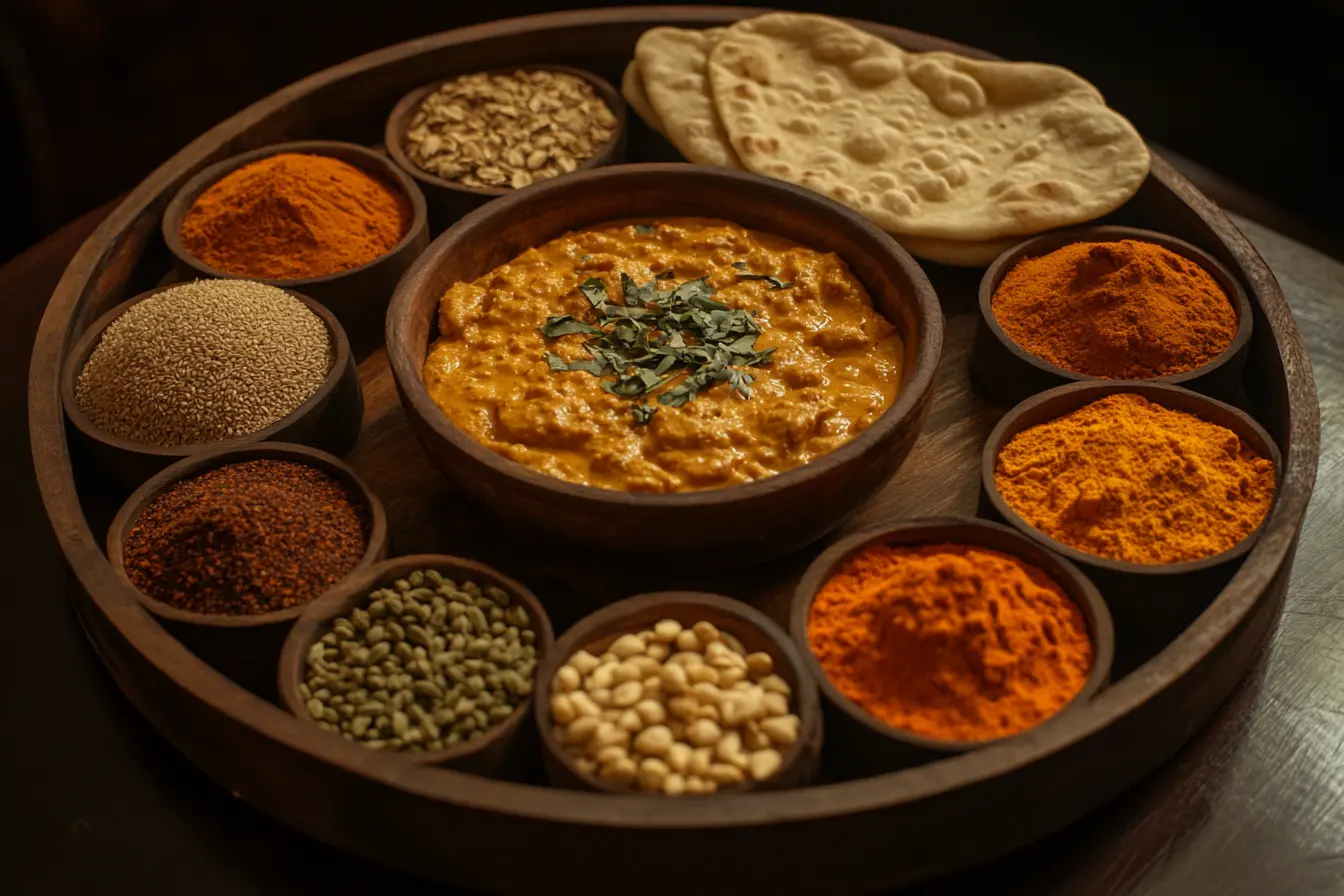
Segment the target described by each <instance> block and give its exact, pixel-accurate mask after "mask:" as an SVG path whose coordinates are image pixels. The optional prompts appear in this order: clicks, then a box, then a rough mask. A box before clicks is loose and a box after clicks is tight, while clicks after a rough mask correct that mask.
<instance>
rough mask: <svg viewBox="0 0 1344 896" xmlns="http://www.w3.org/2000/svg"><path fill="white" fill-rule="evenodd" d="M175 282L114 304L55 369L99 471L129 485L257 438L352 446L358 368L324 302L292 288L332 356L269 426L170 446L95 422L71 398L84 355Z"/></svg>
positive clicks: (339, 449) (341, 448) (340, 450)
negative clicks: (317, 379) (318, 323)
mask: <svg viewBox="0 0 1344 896" xmlns="http://www.w3.org/2000/svg"><path fill="white" fill-rule="evenodd" d="M179 285H181V284H173V285H170V286H161V287H159V288H157V289H151V290H149V291H148V292H144V293H141V294H140V295H138V296H136V297H135V298H132V299H129V300H127V301H125V302H122V303H121V304H120V305H117V306H116V307H115V308H113V309H112V310H110V311H108V312H107V313H106V314H104V315H103V316H102V317H100V318H98V319H97V320H96V321H94V322H93V324H92V325H90V326H89V328H88V329H87V330H85V331H84V333H83V334H82V335H81V336H80V337H79V340H78V341H77V342H76V343H75V344H74V347H73V348H71V349H70V351H69V352H68V353H67V354H66V356H65V366H64V368H63V369H62V371H61V401H62V404H63V405H64V407H65V415H66V417H67V418H68V419H69V420H70V422H71V423H72V424H73V425H74V427H75V429H76V430H78V431H79V433H80V435H81V436H82V437H83V441H84V443H85V447H86V448H87V449H88V451H89V454H90V457H91V460H92V461H93V462H94V463H95V464H97V465H98V466H99V467H100V468H101V469H102V470H103V472H104V473H106V474H107V475H108V476H109V477H111V478H112V479H113V480H115V481H116V482H117V483H118V484H119V485H121V486H123V487H128V488H134V487H136V486H137V485H139V484H140V483H142V482H144V481H145V480H146V479H147V478H149V477H150V476H153V475H154V474H155V473H157V472H159V471H160V470H162V469H163V468H164V467H166V466H168V465H169V464H171V463H173V462H175V461H178V460H180V459H181V458H184V457H196V456H201V455H210V454H215V453H218V452H220V451H227V450H230V449H233V448H238V447H239V446H242V445H248V444H254V443H257V442H294V443H298V444H303V445H311V446H313V447H316V448H321V449H323V450H326V451H330V452H331V453H333V454H344V453H345V452H347V451H349V450H350V449H351V447H353V446H354V444H355V440H356V439H358V438H359V428H360V424H361V422H362V420H363V417H364V393H363V391H362V390H361V388H360V385H359V371H358V370H357V369H356V367H355V359H354V355H353V354H352V353H351V351H350V343H349V341H348V340H347V339H346V335H345V330H344V329H343V328H342V327H341V325H340V323H339V322H338V321H337V320H336V318H335V316H334V315H332V313H331V312H330V311H328V310H327V308H326V307H325V306H323V305H322V304H320V303H318V302H316V301H314V300H312V299H310V298H308V297H307V296H305V295H303V294H301V293H297V292H294V291H292V290H285V291H286V292H288V293H289V294H290V295H292V296H293V297H294V298H296V299H298V300H299V301H300V302H303V304H304V305H305V306H307V308H308V309H309V310H310V311H312V312H313V313H314V314H316V315H317V316H318V317H319V318H321V320H322V323H324V324H326V327H327V334H328V335H329V336H330V337H331V349H332V359H331V369H330V370H329V371H328V372H327V378H326V380H324V381H323V383H322V385H321V386H319V387H318V390H317V391H316V392H314V393H313V394H312V395H311V396H309V398H308V400H307V401H305V402H304V403H303V404H301V405H299V406H298V407H297V408H295V409H294V410H293V411H291V412H290V413H289V414H288V415H286V416H285V417H282V418H281V419H279V420H277V421H276V422H274V423H272V424H271V425H270V426H267V427H264V428H262V429H259V430H257V431H256V432H253V433H248V434H247V435H243V436H239V437H238V438H236V439H229V440H227V441H223V442H197V443H195V444H191V445H173V446H171V447H161V446H158V445H145V444H142V443H140V442H132V441H130V440H128V439H123V438H120V437H119V436H114V435H112V434H111V433H108V432H104V431H103V430H102V429H100V428H99V427H98V426H96V425H95V424H94V422H93V421H92V420H91V419H89V416H88V415H87V414H85V413H84V410H83V408H81V407H80V406H79V401H78V400H77V399H76V398H75V383H76V382H77V381H78V379H79V375H80V373H81V372H82V371H83V370H84V365H85V364H86V363H88V360H89V356H90V355H92V354H93V352H94V349H96V348H97V347H98V343H99V342H100V341H101V340H102V338H103V332H104V331H105V330H106V329H107V328H108V326H109V325H110V324H111V323H112V322H113V321H114V320H116V319H117V318H119V317H121V315H122V314H124V313H125V312H126V311H128V310H129V309H130V308H131V306H132V305H135V304H138V303H140V302H143V301H144V300H145V299H148V298H150V297H151V296H155V295H158V294H159V293H161V292H163V291H165V290H168V289H172V288H173V286H179Z"/></svg>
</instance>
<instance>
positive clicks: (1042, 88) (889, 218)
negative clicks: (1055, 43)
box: [641, 13, 1149, 242]
mask: <svg viewBox="0 0 1344 896" xmlns="http://www.w3.org/2000/svg"><path fill="white" fill-rule="evenodd" d="M641 67H643V62H642V60H641ZM643 71H644V72H645V74H646V77H649V82H647V83H649V85H650V86H651V82H652V81H653V80H654V79H653V78H652V77H650V76H649V72H650V70H649V69H648V68H643ZM709 81H710V87H711V95H712V97H713V99H714V103H715V105H716V108H717V110H718V113H719V120H720V121H721V122H722V127H723V129H724V131H725V132H726V133H727V135H728V139H729V143H730V144H731V146H732V148H733V149H734V151H735V152H736V155H737V157H738V158H739V159H740V161H741V162H742V164H743V165H744V166H745V167H746V168H747V169H749V170H751V171H754V172H757V173H759V174H765V175H769V176H772V177H778V178H781V179H784V180H789V181H793V182H794V183H797V184H800V185H802V186H805V187H808V188H810V189H813V190H816V191H817V192H820V193H824V194H826V195H828V196H831V197H833V198H835V199H838V200H839V201H841V202H843V203H845V204H846V205H849V206H850V207H852V208H854V209H856V210H858V211H860V212H862V213H863V214H864V215H866V216H867V217H868V218H869V219H870V220H872V221H873V222H875V223H876V224H878V225H879V226H881V227H882V228H884V229H886V230H888V231H890V232H892V233H894V234H906V235H911V236H920V237H936V238H939V239H945V240H959V241H971V242H979V241H985V240H996V239H1000V238H1003V237H1006V236H1012V235H1016V234H1029V233H1036V232H1039V231H1042V230H1048V229H1051V228H1054V227H1062V226H1066V225H1070V224H1078V223H1081V222H1083V221H1089V220H1091V219H1093V218H1096V217H1098V216H1100V215H1104V214H1106V213H1107V212H1110V211H1113V210H1114V209H1115V208H1117V207H1119V206H1120V205H1122V204H1123V203H1124V202H1125V201H1126V200H1128V199H1129V197H1130V196H1132V195H1133V194H1134V192H1135V191H1136V190H1137V189H1138V188H1139V185H1140V184H1141V183H1142V182H1143V179H1144V177H1145V176H1146V175H1147V173H1148V164H1149V156H1148V149H1147V147H1146V146H1145V145H1144V143H1143V140H1142V138H1140V137H1139V135H1138V132H1137V131H1135V130H1134V127H1133V126H1132V125H1131V124H1130V123H1129V122H1128V121H1127V120H1125V118H1124V117H1122V116H1121V115H1119V114H1118V113H1116V112H1115V111H1113V110H1111V109H1109V108H1107V106H1106V104H1105V101H1104V100H1103V99H1102V97H1101V94H1100V93H1099V92H1098V91H1097V89H1096V88H1095V87H1093V86H1092V85H1091V84H1089V83H1088V82H1087V81H1085V80H1083V79H1082V78H1080V77H1078V76H1077V75H1075V74H1073V73H1072V72H1070V71H1068V70H1067V69H1063V68H1059V67H1057V66H1050V65H1040V64H1036V63H1012V62H983V61H979V60H974V59H967V58H965V57H962V56H957V55H955V54H952V53H918V54H916V53H906V52H905V51H903V50H901V49H900V48H898V47H896V46H894V45H892V44H889V43H887V42H886V41H883V40H881V39H880V38H877V37H875V36H873V35H871V34H868V33H867V32H865V31H860V30H859V29H857V28H854V27H852V26H850V25H846V24H845V23H843V22H840V21H837V20H835V19H831V18H827V17H825V16H813V15H800V14H794V13H770V14H767V15H763V16H759V17H757V18H752V19H745V20H743V21H741V22H738V23H736V24H734V25H733V26H731V27H730V28H729V29H728V30H727V31H726V32H725V33H724V34H723V35H722V36H721V37H720V38H719V39H718V41H717V43H716V44H715V45H714V46H713V48H712V50H711V52H710V57H709ZM655 105H657V99H656V97H655ZM659 111H660V112H661V111H662V110H661V109H660V110H659ZM664 121H667V118H666V116H664ZM674 142H675V141H674Z"/></svg>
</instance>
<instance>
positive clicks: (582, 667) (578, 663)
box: [569, 650, 601, 675]
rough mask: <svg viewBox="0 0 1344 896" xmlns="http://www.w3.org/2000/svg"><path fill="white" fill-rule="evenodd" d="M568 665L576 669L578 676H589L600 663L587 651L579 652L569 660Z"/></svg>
mask: <svg viewBox="0 0 1344 896" xmlns="http://www.w3.org/2000/svg"><path fill="white" fill-rule="evenodd" d="M569 665H571V666H573V667H574V668H575V669H577V670H578V673H579V674H580V675H590V674H592V671H593V670H594V669H596V668H597V667H598V666H599V665H601V663H600V662H599V661H598V659H597V657H595V656H593V655H592V654H591V653H589V652H588V651H586V650H580V651H579V652H578V653H576V654H574V655H573V656H572V657H570V658H569Z"/></svg>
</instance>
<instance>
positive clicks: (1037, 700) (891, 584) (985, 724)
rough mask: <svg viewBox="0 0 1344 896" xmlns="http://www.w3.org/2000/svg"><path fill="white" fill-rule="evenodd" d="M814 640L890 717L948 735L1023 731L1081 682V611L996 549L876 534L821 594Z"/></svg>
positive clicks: (862, 698) (866, 699)
mask: <svg viewBox="0 0 1344 896" xmlns="http://www.w3.org/2000/svg"><path fill="white" fill-rule="evenodd" d="M807 635H808V643H809V645H810V646H811V648H812V652H813V654H814V655H815V656H816V657H817V660H818V662H820V663H821V667H822V669H823V670H824V671H825V673H826V677H827V678H828V679H830V681H831V683H832V684H834V685H835V687H836V688H837V689H838V690H839V691H840V693H842V694H844V695H845V696H846V697H848V698H849V699H851V700H853V701H854V702H855V703H857V704H859V706H861V707H863V708H864V709H865V710H866V711H867V712H869V713H870V714H872V715H873V716H875V717H876V718H878V719H881V720H882V721H883V722H886V723H887V724H888V725H892V726H894V727H896V728H901V729H904V730H906V731H910V732H913V733H915V734H921V735H924V736H926V737H934V738H941V739H946V740H961V741H972V740H989V739H991V738H996V737H1003V736H1006V735H1010V734H1016V733H1018V732H1020V731H1024V730H1026V729H1028V728H1031V727H1032V726H1034V725H1037V724H1039V723H1041V722H1043V721H1045V720H1046V719H1048V718H1049V717H1050V716H1052V715H1054V714H1055V713H1057V712H1059V710H1060V709H1062V708H1063V707H1064V706H1065V705H1066V704H1067V703H1068V702H1069V701H1070V700H1072V699H1073V697H1074V696H1075V695H1076V694H1077V693H1078V692H1079V691H1080V690H1082V687H1083V685H1084V683H1085V682H1086V681H1087V677H1088V674H1089V673H1090V672H1091V670H1092V661H1093V648H1092V639H1091V636H1090V635H1089V633H1088V627H1087V620H1086V619H1085V617H1084V616H1083V612H1082V610H1081V609H1080V608H1079V607H1078V605H1077V604H1075V603H1074V602H1073V600H1072V599H1071V598H1069V597H1068V595H1066V594H1065V593H1064V592H1063V591H1062V590H1061V589H1060V587H1059V585H1057V584H1056V583H1055V582H1054V581H1053V580H1051V579H1050V577H1049V576H1047V575H1046V574H1045V573H1044V572H1042V571H1041V570H1039V569H1037V568H1036V567H1034V566H1031V565H1029V564H1026V563H1023V562H1022V561H1021V560H1018V559H1016V558H1015V557H1010V556H1008V555H1007V554H1002V553H999V552H998V551H993V550H990V549H988V548H980V547H972V546H966V545H954V544H942V545H931V546H920V547H901V546H896V545H887V544H872V545H869V546H868V547H866V548H864V549H863V550H861V551H859V552H858V553H857V554H855V555H854V556H852V557H850V558H849V559H848V560H847V561H846V562H845V563H844V564H843V565H842V566H841V568H840V569H839V571H838V572H836V573H835V575H833V576H832V577H831V578H830V579H829V580H828V581H827V582H826V583H825V584H824V585H823V586H822V587H821V590H820V591H818V592H817V596H816V598H815V600H814V601H813V603H812V610H811V613H810V615H809V618H808V628H807Z"/></svg>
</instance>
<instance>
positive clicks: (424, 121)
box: [383, 65, 626, 231]
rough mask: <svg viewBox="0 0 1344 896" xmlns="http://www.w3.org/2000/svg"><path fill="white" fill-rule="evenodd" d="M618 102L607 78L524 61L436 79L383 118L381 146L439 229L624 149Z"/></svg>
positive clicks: (611, 159) (617, 156) (614, 157)
mask: <svg viewBox="0 0 1344 896" xmlns="http://www.w3.org/2000/svg"><path fill="white" fill-rule="evenodd" d="M625 123H626V111H625V101H624V100H623V99H622V98H621V94H620V92H619V91H618V90H616V88H615V87H613V86H612V85H611V84H610V83H609V82H607V81H606V80H604V79H602V78H600V77H598V76H597V75H594V74H593V73H591V72H587V71H583V70H582V69H577V68H571V67H569V66H563V65H524V66H516V67H512V68H502V69H493V70H490V71H482V72H473V73H470V74H463V75H457V76H454V77H451V78H447V79H443V80H439V81H435V82H434V83H432V84H426V85H424V86H422V87H419V88H416V89H415V90H412V91H411V92H410V93H408V94H406V95H405V96H404V97H402V99H401V101H400V102H398V103H397V105H396V106H395V107H394V108H393V109H392V114H391V115H389V116H388V118H387V125H386V127H385V129H384V132H383V141H384V144H385V145H386V147H387V153H388V155H389V156H391V157H392V160H393V161H394V162H396V164H397V165H399V166H400V167H401V168H402V169H403V170H405V171H406V172H407V173H408V174H410V175H411V176H412V177H414V178H415V179H416V180H417V181H418V182H419V183H420V185H421V187H422V188H423V189H424V192H425V197H426V199H427V200H428V201H429V210H430V222H431V225H432V229H433V230H435V231H440V230H442V229H444V228H445V227H447V226H449V225H450V224H451V223H452V222H453V221H455V220H457V219H458V218H459V217H461V216H462V215H463V214H465V213H466V212H468V211H470V210H471V209H473V208H475V207H477V206H479V205H481V204H483V203H485V202H487V201H489V200H490V199H492V198H494V197H496V196H503V195H505V194H508V193H510V192H512V191H514V190H518V189H522V188H524V187H527V186H531V185H532V184H533V183H537V182H539V181H542V180H549V179H551V178H553V177H560V176H563V175H565V174H569V173H571V172H574V171H582V170H585V169H588V168H598V167H601V166H603V165H610V164H615V163H619V162H621V161H622V160H623V159H624V156H625V130H626V128H625Z"/></svg>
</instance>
